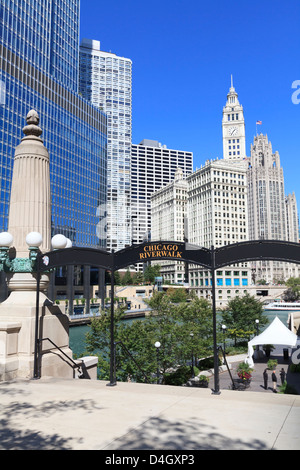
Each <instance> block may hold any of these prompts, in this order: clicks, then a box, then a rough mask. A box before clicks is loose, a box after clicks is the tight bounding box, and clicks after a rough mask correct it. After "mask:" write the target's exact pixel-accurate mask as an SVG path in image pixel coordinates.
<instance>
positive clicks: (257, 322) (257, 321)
mask: <svg viewBox="0 0 300 470" xmlns="http://www.w3.org/2000/svg"><path fill="white" fill-rule="evenodd" d="M255 323H256V335H257V336H258V325H259V320H255Z"/></svg>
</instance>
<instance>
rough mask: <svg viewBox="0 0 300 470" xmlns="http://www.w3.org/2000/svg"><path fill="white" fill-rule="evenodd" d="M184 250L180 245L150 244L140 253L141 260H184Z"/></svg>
mask: <svg viewBox="0 0 300 470" xmlns="http://www.w3.org/2000/svg"><path fill="white" fill-rule="evenodd" d="M183 256H184V255H183V249H182V247H181V246H179V245H178V244H173V243H168V244H163V243H148V244H147V245H145V246H144V247H143V249H142V251H141V252H140V253H139V259H140V260H147V259H149V258H151V259H155V258H175V259H177V260H178V259H179V260H180V259H183Z"/></svg>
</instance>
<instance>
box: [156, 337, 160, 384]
mask: <svg viewBox="0 0 300 470" xmlns="http://www.w3.org/2000/svg"><path fill="white" fill-rule="evenodd" d="M154 346H155V347H156V383H157V384H158V383H159V348H160V346H161V344H160V342H159V341H156V342H155V344H154Z"/></svg>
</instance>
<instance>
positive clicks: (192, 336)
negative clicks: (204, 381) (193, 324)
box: [190, 333, 195, 379]
mask: <svg viewBox="0 0 300 470" xmlns="http://www.w3.org/2000/svg"><path fill="white" fill-rule="evenodd" d="M190 337H191V341H192V379H193V378H194V377H195V373H194V352H193V338H194V333H190Z"/></svg>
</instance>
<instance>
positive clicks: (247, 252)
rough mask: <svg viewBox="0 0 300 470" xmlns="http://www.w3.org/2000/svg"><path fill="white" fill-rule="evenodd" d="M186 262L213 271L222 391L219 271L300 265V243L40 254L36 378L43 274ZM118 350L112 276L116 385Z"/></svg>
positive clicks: (151, 245) (166, 245)
mask: <svg viewBox="0 0 300 470" xmlns="http://www.w3.org/2000/svg"><path fill="white" fill-rule="evenodd" d="M166 259H167V260H173V261H184V262H187V263H190V264H197V265H200V266H203V267H205V268H207V269H209V270H210V271H211V278H212V286H211V288H212V312H213V341H214V391H213V393H214V394H219V393H220V386H219V368H218V350H217V323H216V298H215V270H217V269H219V268H221V267H223V266H228V265H230V264H235V263H242V262H248V261H258V260H272V261H284V262H290V263H299V264H300V244H298V243H292V242H286V241H277V240H257V241H247V242H241V243H235V244H232V245H225V246H223V247H220V248H214V246H212V247H211V248H210V249H208V248H203V247H199V246H196V245H191V244H189V243H183V242H174V241H157V242H145V243H142V244H140V245H132V246H130V247H128V248H124V249H123V250H119V251H117V252H111V253H110V252H107V251H105V250H97V249H92V248H76V247H74V248H64V249H61V250H54V251H50V252H48V253H39V254H38V256H37V290H36V332H35V354H34V377H35V378H39V372H38V350H39V348H38V344H39V339H38V338H39V336H38V334H39V331H38V323H39V291H40V276H41V273H43V272H46V271H49V270H52V269H54V268H56V267H59V266H67V265H90V266H97V267H99V268H103V269H106V270H109V271H111V273H112V274H113V273H114V271H117V270H119V269H121V268H124V267H126V266H129V265H131V264H136V263H140V262H146V261H159V260H166ZM114 356H115V351H114V276H113V275H112V276H111V321H110V383H109V385H110V386H114V385H116V371H115V367H114V364H115V357H114Z"/></svg>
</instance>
